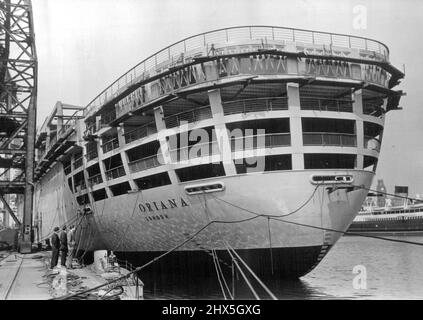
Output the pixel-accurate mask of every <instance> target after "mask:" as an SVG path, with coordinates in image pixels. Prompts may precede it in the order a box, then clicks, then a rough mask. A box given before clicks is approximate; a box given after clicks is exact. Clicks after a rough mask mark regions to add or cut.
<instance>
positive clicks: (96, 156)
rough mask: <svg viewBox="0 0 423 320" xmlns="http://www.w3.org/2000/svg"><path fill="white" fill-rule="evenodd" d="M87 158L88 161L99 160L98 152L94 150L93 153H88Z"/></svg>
mask: <svg viewBox="0 0 423 320" xmlns="http://www.w3.org/2000/svg"><path fill="white" fill-rule="evenodd" d="M86 157H87V161H90V160H93V159H96V158H98V152H97V150H92V151H89V152H87V154H86Z"/></svg>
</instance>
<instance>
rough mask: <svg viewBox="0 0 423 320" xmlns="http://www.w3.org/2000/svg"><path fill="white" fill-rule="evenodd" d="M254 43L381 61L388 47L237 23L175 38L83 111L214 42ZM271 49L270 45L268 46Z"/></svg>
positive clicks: (369, 41)
mask: <svg viewBox="0 0 423 320" xmlns="http://www.w3.org/2000/svg"><path fill="white" fill-rule="evenodd" d="M242 41H244V42H245V41H251V42H257V48H258V47H261V48H263V47H266V45H268V43H269V42H272V43H274V42H275V41H277V42H280V43H282V44H283V43H285V42H298V43H308V44H312V45H326V46H328V47H329V48H332V47H343V48H351V49H360V50H366V51H372V52H376V53H378V54H379V55H381V56H382V59H383V60H386V61H387V60H388V59H389V49H388V47H387V46H386V45H384V44H383V43H381V42H379V41H376V40H372V39H367V38H363V37H357V36H350V35H345V34H337V33H328V32H318V31H312V30H304V29H292V28H283V27H273V26H241V27H231V28H225V29H218V30H213V31H210V32H205V33H200V34H198V35H194V36H191V37H188V38H186V39H183V40H181V41H178V42H176V43H174V44H172V45H170V46H168V47H166V48H164V49H162V50H160V51H158V52H156V53H155V54H153V55H151V56H150V57H148V58H146V59H145V60H143V61H141V62H140V63H138V64H137V65H135V66H134V67H133V68H131V69H130V70H129V71H128V72H126V73H125V74H123V75H122V76H121V77H120V78H118V79H117V80H116V81H114V82H113V83H112V84H111V85H109V86H108V87H107V88H106V89H104V90H103V91H102V92H101V93H100V94H99V95H98V96H96V97H95V98H94V99H93V100H92V101H91V102H90V103H89V104H88V105H87V107H86V109H85V112H87V111H89V110H91V109H92V108H95V107H99V106H101V105H103V104H104V103H105V102H107V101H109V100H110V99H112V98H113V97H114V96H115V95H116V94H117V93H119V92H120V91H121V90H122V88H124V87H126V86H128V85H130V84H132V83H134V82H136V81H140V80H145V79H147V78H148V77H150V76H151V74H155V73H158V72H161V70H164V69H166V68H169V67H171V66H175V65H178V64H183V63H186V62H189V61H190V60H191V59H192V58H193V57H195V56H198V55H200V56H202V55H208V54H209V52H210V51H211V50H213V48H216V47H217V45H225V44H227V45H228V44H233V43H236V42H242ZM269 48H271V45H269Z"/></svg>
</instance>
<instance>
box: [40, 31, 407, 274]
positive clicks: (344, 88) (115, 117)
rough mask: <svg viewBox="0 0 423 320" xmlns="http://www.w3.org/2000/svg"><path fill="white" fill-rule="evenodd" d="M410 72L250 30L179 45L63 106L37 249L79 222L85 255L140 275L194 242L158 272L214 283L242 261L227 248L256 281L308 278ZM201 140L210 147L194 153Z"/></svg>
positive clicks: (351, 50)
mask: <svg viewBox="0 0 423 320" xmlns="http://www.w3.org/2000/svg"><path fill="white" fill-rule="evenodd" d="M403 76H404V74H403V73H402V72H401V71H399V70H398V69H396V68H395V67H393V66H392V65H391V64H390V62H389V50H388V48H387V47H386V46H385V45H384V44H382V43H381V42H378V41H375V40H371V39H366V38H362V37H354V36H349V35H342V34H335V33H325V32H315V31H309V30H299V29H290V28H281V27H271V26H244V27H233V28H226V29H219V30H215V31H211V32H206V33H202V34H198V35H195V36H192V37H189V38H187V39H184V40H181V41H179V42H177V43H175V44H173V45H171V46H169V47H166V48H164V49H163V50H161V51H159V52H157V53H155V54H154V55H152V56H150V57H148V58H147V59H146V60H143V61H142V62H140V63H139V64H138V65H136V66H135V67H134V68H132V69H130V70H129V71H128V72H126V73H125V74H124V75H123V76H122V77H120V78H119V79H117V80H116V81H115V82H114V83H113V84H111V85H110V86H109V87H107V88H106V89H105V90H104V91H103V92H101V93H100V94H99V95H98V96H97V97H96V98H95V99H93V100H92V101H91V102H90V103H89V104H88V105H87V106H86V107H83V108H82V107H79V106H73V105H69V104H65V103H62V102H58V103H57V104H56V105H55V107H54V109H53V111H52V113H51V115H50V116H49V117H48V118H47V119H46V121H45V122H44V124H43V125H42V127H41V129H40V130H39V133H38V137H37V141H36V143H37V148H38V150H37V151H38V153H37V163H36V185H35V199H34V226H35V229H36V236H35V238H36V240H37V241H39V242H41V241H44V240H46V239H48V238H49V236H50V235H51V233H52V230H53V227H55V226H57V225H63V224H68V225H69V224H75V225H77V227H78V234H77V239H78V241H79V246H78V248H80V249H82V250H90V251H92V250H97V249H108V250H113V251H115V252H118V253H119V252H120V253H128V254H129V253H130V254H136V255H137V256H138V257H139V259H138V261H139V263H140V264H143V263H146V262H148V261H150V260H152V259H153V258H156V257H157V256H159V255H161V254H163V253H166V252H168V251H169V250H172V249H174V248H175V247H176V246H177V245H179V244H181V243H183V242H184V241H186V243H184V244H183V245H182V246H181V247H178V248H177V249H176V250H174V251H172V253H170V254H168V255H167V256H166V257H164V258H163V259H160V260H158V261H157V262H156V263H155V268H158V270H161V271H163V272H164V271H166V270H169V271H170V272H173V273H178V272H188V273H190V274H195V273H196V272H200V271H201V272H203V271H204V272H207V270H210V272H214V269H213V261H212V257H211V256H212V255H213V254H214V252H216V253H217V256H218V257H219V259H221V260H223V261H225V262H227V264H229V265H230V264H231V261H230V259H229V256H228V254H227V248H228V246H230V247H233V248H234V249H235V250H236V251H237V252H238V253H239V254H240V256H241V257H243V259H245V260H246V262H247V263H248V265H249V266H250V267H251V268H252V269H253V270H254V271H255V272H256V273H257V274H259V275H265V276H266V275H267V276H271V277H277V278H279V277H286V276H289V277H299V276H302V275H304V274H306V273H307V272H309V271H311V270H312V269H313V268H314V267H315V266H316V265H317V264H318V263H319V262H320V261H321V260H322V259H323V257H324V256H325V255H326V254H327V252H328V251H329V249H330V248H331V247H332V246H333V245H334V244H335V243H336V241H337V240H338V239H339V237H340V236H341V233H339V232H333V231H331V230H340V231H346V230H347V229H348V227H349V225H350V224H351V222H352V221H353V219H354V218H355V216H356V214H357V212H358V211H359V209H360V207H361V205H362V203H363V201H364V199H365V197H366V195H367V190H366V189H365V188H369V187H370V186H371V183H372V179H373V176H374V174H375V170H376V166H377V161H378V157H379V151H380V147H381V142H382V136H383V131H384V122H385V116H386V113H387V112H389V111H391V110H395V109H398V103H399V100H400V97H401V95H402V92H401V91H396V90H393V87H395V86H396V85H398V83H399V80H400V79H401V78H402V77H403ZM248 129H250V130H248ZM259 129H264V130H265V133H259ZM197 132H201V133H204V132H206V133H207V135H208V138H209V141H208V142H206V143H203V144H201V148H200V151H198V152H195V154H194V155H193V156H192V152H191V151H192V150H193V149H194V148H198V147H199V144H198V143H196V142H197V140H196V141H188V143H184V142H183V140H184V139H185V138H184V135H186V134H190V135H196V134H197ZM231 132H238V133H241V136H238V137H234V136H231V134H230V133H231ZM185 142H186V141H185ZM257 154H260V156H257ZM187 155H191V157H190V159H188V160H189V161H186V160H187ZM251 160H253V161H251ZM255 160H256V161H258V162H260V163H261V164H263V166H262V167H261V168H259V169H258V170H254V168H253V167H254V166H253V165H251V164H252V163H254V161H255ZM258 162H257V163H258ZM257 215H263V216H257ZM278 217H279V218H278ZM212 221H218V222H215V223H212V224H210V225H208V224H209V223H210V222H212ZM206 225H208V227H206V228H204V227H205V226H206ZM310 226H314V227H317V228H310ZM203 228H204V229H203ZM319 228H320V229H319ZM200 230H201V231H200ZM192 237H194V238H192ZM191 238H192V239H191Z"/></svg>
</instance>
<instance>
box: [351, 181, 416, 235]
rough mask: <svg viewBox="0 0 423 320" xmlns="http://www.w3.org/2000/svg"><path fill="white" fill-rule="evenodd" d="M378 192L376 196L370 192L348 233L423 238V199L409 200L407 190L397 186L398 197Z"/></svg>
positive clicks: (396, 193) (375, 193)
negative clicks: (422, 235) (420, 236)
mask: <svg viewBox="0 0 423 320" xmlns="http://www.w3.org/2000/svg"><path fill="white" fill-rule="evenodd" d="M381 181H382V180H379V181H378V182H379V183H380V182H381ZM382 184H383V182H382ZM382 189H383V188H382ZM378 191H379V190H378V189H377V190H376V192H370V193H369V194H368V195H367V197H366V200H365V201H364V203H363V206H362V208H361V209H360V211H359V212H358V215H357V217H356V218H355V219H354V221H353V223H352V224H351V226H350V228H349V229H348V232H351V233H360V234H361V233H365V234H392V235H421V234H423V200H421V196H420V195H419V197H416V198H409V196H408V187H407V186H395V194H394V195H391V196H389V197H387V196H386V195H385V194H384V193H380V192H378ZM382 192H383V190H382Z"/></svg>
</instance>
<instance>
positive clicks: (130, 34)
mask: <svg viewBox="0 0 423 320" xmlns="http://www.w3.org/2000/svg"><path fill="white" fill-rule="evenodd" d="M32 3H33V10H34V20H35V34H36V44H37V54H38V59H39V83H38V124H39V125H41V123H42V121H43V120H44V118H45V117H46V116H47V115H48V113H49V112H50V110H51V108H53V106H54V104H55V102H56V101H62V102H64V103H69V104H76V105H82V106H85V105H87V104H88V102H89V101H90V100H91V99H93V98H94V97H95V96H96V95H97V94H98V93H100V91H102V90H103V89H104V88H106V87H107V86H108V85H109V84H110V83H112V82H113V81H114V80H116V78H118V77H119V76H120V75H122V74H123V73H124V72H126V71H127V70H128V69H130V68H131V67H132V66H134V65H135V64H136V63H138V62H139V61H141V60H143V59H144V58H146V57H147V56H149V55H151V54H153V53H154V52H156V51H158V50H160V49H162V48H163V47H165V46H167V45H169V44H172V43H173V42H176V41H178V40H181V39H183V38H185V37H188V36H191V35H194V34H197V33H201V32H205V31H210V30H213V29H218V28H224V27H230V26H237V25H273V26H283V27H294V28H304V29H313V30H318V31H329V32H335V33H348V34H352V35H359V36H364V37H369V38H374V39H377V40H380V41H382V42H384V43H385V44H386V45H388V47H389V48H390V51H391V62H392V63H393V64H394V65H395V66H397V67H398V68H400V69H401V70H402V68H403V65H405V68H406V69H405V70H406V77H405V80H403V82H402V84H401V85H400V86H399V87H398V88H399V89H402V90H404V91H405V92H407V96H405V97H403V98H402V101H401V106H402V107H403V108H404V109H403V110H402V111H392V112H389V113H388V114H387V121H386V127H385V135H384V140H383V146H382V151H381V157H380V159H379V167H378V170H377V178H383V179H384V181H385V184H386V186H387V188H388V191H393V187H394V185H408V186H410V194H412V195H414V194H416V193H421V194H423V148H422V138H423V135H422V133H423V112H422V110H421V105H420V101H419V100H420V98H421V96H420V97H419V93H420V92H419V85H420V79H419V76H420V75H423V63H422V58H421V54H422V52H423V42H422V36H421V32H422V30H423V19H421V17H422V13H423V1H419V0H401V1H400V0H369V1H364V0H362V1H356V0H318V1H317V0H316V1H311V0H298V1H295V0H260V1H259V0H179V1H177V0H33V1H32ZM357 5H364V7H365V8H366V12H367V20H366V24H367V25H366V28H365V29H357V28H355V27H354V19H357V13H356V12H355V11H354V8H356V7H357ZM361 26H363V25H361ZM375 181H376V180H375Z"/></svg>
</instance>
